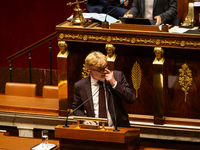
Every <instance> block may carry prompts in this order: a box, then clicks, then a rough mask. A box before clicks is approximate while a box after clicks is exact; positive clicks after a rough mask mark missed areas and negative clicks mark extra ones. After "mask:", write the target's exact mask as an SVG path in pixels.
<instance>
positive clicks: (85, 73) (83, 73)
mask: <svg viewBox="0 0 200 150" xmlns="http://www.w3.org/2000/svg"><path fill="white" fill-rule="evenodd" d="M89 75H90V74H89V72H88V70H87V68H86V66H85V64H83V72H82V78H86V77H88V76H89Z"/></svg>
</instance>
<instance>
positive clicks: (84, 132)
mask: <svg viewBox="0 0 200 150" xmlns="http://www.w3.org/2000/svg"><path fill="white" fill-rule="evenodd" d="M118 129H119V130H120V131H118V132H114V131H113V130H114V128H112V129H107V130H105V131H102V130H98V129H82V128H81V129H76V125H71V126H69V128H63V125H58V126H57V127H56V128H55V137H56V138H59V139H60V148H61V149H63V150H65V149H71V150H72V149H82V150H94V149H96V148H98V149H104V150H117V149H123V150H130V149H132V150H138V149H139V147H140V129H136V128H118Z"/></svg>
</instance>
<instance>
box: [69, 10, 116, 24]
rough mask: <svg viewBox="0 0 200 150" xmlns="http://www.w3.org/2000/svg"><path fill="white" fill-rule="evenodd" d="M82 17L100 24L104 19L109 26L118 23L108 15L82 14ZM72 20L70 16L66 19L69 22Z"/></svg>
mask: <svg viewBox="0 0 200 150" xmlns="http://www.w3.org/2000/svg"><path fill="white" fill-rule="evenodd" d="M83 17H84V18H85V19H93V20H97V21H100V22H104V21H105V19H106V21H107V22H109V25H110V24H111V23H115V22H118V21H119V20H117V19H116V18H114V17H112V16H110V15H107V16H106V14H104V13H83ZM72 18H73V15H71V16H70V17H69V18H67V20H71V19H72Z"/></svg>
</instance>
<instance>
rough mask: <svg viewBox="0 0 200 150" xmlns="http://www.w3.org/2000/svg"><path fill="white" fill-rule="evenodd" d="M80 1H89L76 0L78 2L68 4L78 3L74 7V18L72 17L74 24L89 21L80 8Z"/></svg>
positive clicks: (82, 23)
mask: <svg viewBox="0 0 200 150" xmlns="http://www.w3.org/2000/svg"><path fill="white" fill-rule="evenodd" d="M79 3H87V0H84V1H80V2H79V1H78V0H76V2H69V3H67V5H70V6H71V5H73V4H76V7H75V8H74V14H73V19H72V24H73V25H84V24H85V23H86V22H87V21H86V19H85V18H84V17H83V14H82V9H81V8H80V6H79Z"/></svg>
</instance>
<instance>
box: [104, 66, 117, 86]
mask: <svg viewBox="0 0 200 150" xmlns="http://www.w3.org/2000/svg"><path fill="white" fill-rule="evenodd" d="M105 71H106V72H107V74H105V79H106V81H108V82H109V83H110V84H111V85H112V86H114V85H115V84H116V82H117V81H116V80H115V78H114V76H113V72H112V71H110V70H109V69H105Z"/></svg>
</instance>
